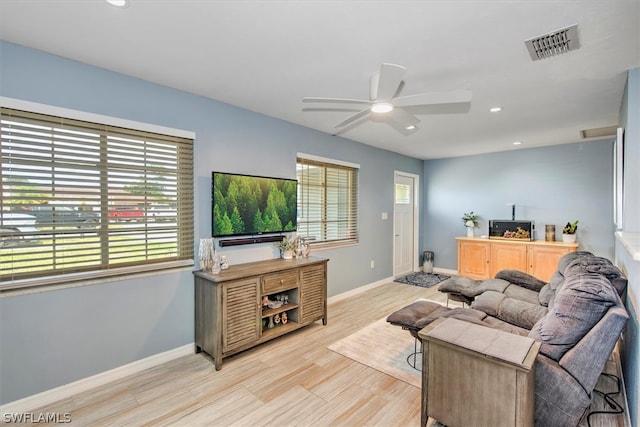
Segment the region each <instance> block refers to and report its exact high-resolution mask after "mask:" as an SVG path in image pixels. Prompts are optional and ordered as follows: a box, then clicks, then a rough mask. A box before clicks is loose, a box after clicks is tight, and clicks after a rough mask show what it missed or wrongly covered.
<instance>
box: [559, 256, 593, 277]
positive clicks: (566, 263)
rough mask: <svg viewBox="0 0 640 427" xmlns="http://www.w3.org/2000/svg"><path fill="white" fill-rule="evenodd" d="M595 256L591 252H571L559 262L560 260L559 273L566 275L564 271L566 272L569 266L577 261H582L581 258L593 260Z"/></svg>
mask: <svg viewBox="0 0 640 427" xmlns="http://www.w3.org/2000/svg"><path fill="white" fill-rule="evenodd" d="M593 256H594V255H593V254H592V253H591V252H587V251H575V252H569V253H568V254H565V255H563V256H562V257H561V258H560V259H559V260H558V271H559V272H560V273H562V274H564V271H565V270H566V268H567V267H568V266H569V264H571V263H573V262H574V261H575V260H577V259H580V258H585V257H586V258H591V257H593Z"/></svg>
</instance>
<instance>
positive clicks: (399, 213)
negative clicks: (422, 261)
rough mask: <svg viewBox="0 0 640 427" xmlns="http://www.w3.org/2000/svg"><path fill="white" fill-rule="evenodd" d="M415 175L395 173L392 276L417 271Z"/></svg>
mask: <svg viewBox="0 0 640 427" xmlns="http://www.w3.org/2000/svg"><path fill="white" fill-rule="evenodd" d="M417 183H418V181H417V175H413V174H407V173H402V172H396V173H395V178H394V204H393V232H394V233H393V258H394V259H393V261H394V262H393V275H394V277H399V276H402V275H405V274H408V273H412V272H413V271H416V270H417V264H416V261H417V250H418V224H417V218H418V214H417V203H416V194H417Z"/></svg>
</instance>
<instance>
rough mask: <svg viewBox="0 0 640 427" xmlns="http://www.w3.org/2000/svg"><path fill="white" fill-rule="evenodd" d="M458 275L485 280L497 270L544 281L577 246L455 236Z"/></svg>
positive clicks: (560, 243) (539, 241) (572, 244)
mask: <svg viewBox="0 0 640 427" xmlns="http://www.w3.org/2000/svg"><path fill="white" fill-rule="evenodd" d="M456 240H457V241H458V274H460V275H461V276H466V277H470V278H472V279H489V278H491V277H495V275H496V273H497V272H499V271H500V270H504V269H511V270H519V271H524V272H526V273H529V274H531V275H533V276H535V277H537V278H538V279H540V280H543V281H545V282H548V281H549V279H550V278H551V275H552V274H553V272H554V271H556V270H557V266H558V260H560V258H561V257H562V256H563V255H565V254H567V253H569V252H574V251H575V250H576V249H577V248H578V244H577V243H564V242H547V241H544V240H533V241H530V240H525V241H513V240H498V239H496V240H493V239H484V238H479V237H476V238H474V237H456Z"/></svg>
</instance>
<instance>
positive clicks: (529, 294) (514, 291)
mask: <svg viewBox="0 0 640 427" xmlns="http://www.w3.org/2000/svg"><path fill="white" fill-rule="evenodd" d="M503 293H504V296H506V297H507V298H513V299H517V300H520V301H524V302H528V303H529V304H535V305H540V302H539V301H538V300H539V298H540V294H539V293H538V292H536V291H532V290H530V289H527V288H523V287H520V286H518V285H511V286H509V287H508V288H507V289H505V290H504V292H503Z"/></svg>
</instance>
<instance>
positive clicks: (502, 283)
mask: <svg viewBox="0 0 640 427" xmlns="http://www.w3.org/2000/svg"><path fill="white" fill-rule="evenodd" d="M510 285H511V283H509V282H507V281H506V280H502V279H487V280H483V281H481V282H480V283H478V284H477V285H476V286H473V287H471V288H468V289H466V290H465V291H464V294H465V295H467V296H473V297H475V296H477V295H480V294H482V293H484V292H491V291H493V292H504V290H505V289H507V288H508V287H509V286H510Z"/></svg>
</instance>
